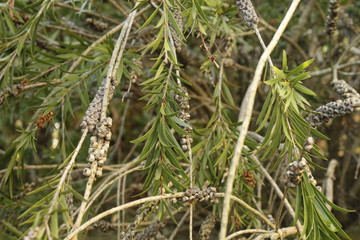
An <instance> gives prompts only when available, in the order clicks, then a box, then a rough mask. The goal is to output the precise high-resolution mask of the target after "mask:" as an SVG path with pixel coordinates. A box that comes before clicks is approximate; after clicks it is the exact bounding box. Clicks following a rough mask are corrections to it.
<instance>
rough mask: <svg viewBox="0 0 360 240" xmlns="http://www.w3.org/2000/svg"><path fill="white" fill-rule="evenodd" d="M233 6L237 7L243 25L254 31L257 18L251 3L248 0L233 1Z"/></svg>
mask: <svg viewBox="0 0 360 240" xmlns="http://www.w3.org/2000/svg"><path fill="white" fill-rule="evenodd" d="M235 5H236V6H237V7H238V9H239V11H240V15H241V17H242V18H243V20H244V22H245V24H246V25H247V26H248V27H249V28H252V29H255V28H256V27H257V24H258V22H259V18H258V17H257V14H256V12H255V9H254V6H253V4H252V2H251V1H250V0H235Z"/></svg>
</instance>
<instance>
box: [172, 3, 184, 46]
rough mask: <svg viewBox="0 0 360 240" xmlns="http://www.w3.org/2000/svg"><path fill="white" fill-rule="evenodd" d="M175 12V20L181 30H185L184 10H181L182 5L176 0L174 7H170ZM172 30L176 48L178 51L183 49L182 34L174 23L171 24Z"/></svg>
mask: <svg viewBox="0 0 360 240" xmlns="http://www.w3.org/2000/svg"><path fill="white" fill-rule="evenodd" d="M170 10H171V11H172V12H173V14H174V18H175V22H176V24H177V25H178V27H179V29H180V31H181V32H183V30H184V25H183V19H182V11H181V7H180V6H179V4H178V3H177V2H175V5H174V8H172V9H170ZM170 31H171V36H173V41H174V45H175V48H176V51H177V52H180V51H181V48H182V43H181V41H180V39H181V36H179V34H178V33H177V32H176V31H175V29H174V27H173V26H172V24H170Z"/></svg>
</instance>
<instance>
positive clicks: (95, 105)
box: [80, 79, 118, 132]
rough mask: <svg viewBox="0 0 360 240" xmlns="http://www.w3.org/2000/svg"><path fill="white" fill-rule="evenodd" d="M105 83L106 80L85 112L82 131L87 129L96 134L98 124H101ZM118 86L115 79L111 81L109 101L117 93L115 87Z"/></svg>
mask: <svg viewBox="0 0 360 240" xmlns="http://www.w3.org/2000/svg"><path fill="white" fill-rule="evenodd" d="M105 82H106V79H105V80H104V81H103V82H102V84H101V86H100V87H99V89H98V91H97V93H96V94H95V97H94V99H93V100H92V101H91V103H90V105H89V107H88V109H87V110H86V112H85V116H84V118H83V121H82V122H81V125H80V127H81V128H82V129H87V130H88V131H89V132H94V131H95V128H96V124H98V123H99V121H100V117H101V107H102V101H103V98H104V92H105V87H104V85H105ZM117 85H118V82H117V81H116V80H115V79H112V80H111V84H110V87H109V91H108V93H109V95H108V97H107V101H108V103H109V101H110V100H111V99H112V97H113V95H114V91H115V87H116V86H117Z"/></svg>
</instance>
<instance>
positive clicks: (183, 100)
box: [174, 87, 193, 152]
mask: <svg viewBox="0 0 360 240" xmlns="http://www.w3.org/2000/svg"><path fill="white" fill-rule="evenodd" d="M181 93H182V94H183V95H180V94H175V96H174V98H175V101H177V102H178V104H179V106H180V108H181V110H180V112H179V113H178V117H179V118H180V119H181V120H183V121H184V122H185V123H186V124H189V120H190V114H189V113H188V112H187V111H188V110H189V109H190V105H189V94H188V92H187V89H186V88H185V87H182V88H181ZM182 128H183V129H184V130H185V131H186V132H188V133H191V132H192V130H193V129H192V127H190V126H189V127H182ZM192 142H193V139H192V138H191V135H190V134H189V135H183V136H181V138H180V145H181V148H182V150H183V151H185V152H186V151H188V150H189V148H190V146H191V143H192Z"/></svg>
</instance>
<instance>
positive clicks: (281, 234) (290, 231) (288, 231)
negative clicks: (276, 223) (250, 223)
mask: <svg viewBox="0 0 360 240" xmlns="http://www.w3.org/2000/svg"><path fill="white" fill-rule="evenodd" d="M297 233H298V230H297V228H296V227H286V228H281V229H279V230H278V231H277V232H271V233H265V234H261V235H259V236H257V237H256V238H254V240H261V239H269V238H270V239H271V240H276V239H279V238H281V239H283V238H285V237H287V236H291V235H295V234H297Z"/></svg>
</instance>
